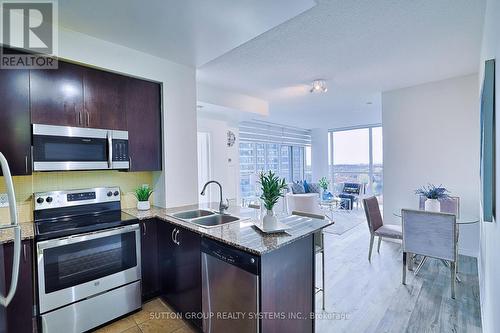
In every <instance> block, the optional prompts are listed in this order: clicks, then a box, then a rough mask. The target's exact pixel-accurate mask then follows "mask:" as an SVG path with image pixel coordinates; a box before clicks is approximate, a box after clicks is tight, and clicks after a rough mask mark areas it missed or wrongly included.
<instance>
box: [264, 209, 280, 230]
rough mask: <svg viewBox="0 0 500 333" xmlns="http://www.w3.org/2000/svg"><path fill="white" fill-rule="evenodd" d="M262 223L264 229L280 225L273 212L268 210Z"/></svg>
mask: <svg viewBox="0 0 500 333" xmlns="http://www.w3.org/2000/svg"><path fill="white" fill-rule="evenodd" d="M262 222H263V225H264V227H265V228H267V227H268V226H271V225H273V224H276V223H278V219H277V218H276V216H274V212H273V211H272V210H268V211H267V213H266V215H265V216H264V219H263V221H262Z"/></svg>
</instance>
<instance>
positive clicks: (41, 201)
mask: <svg viewBox="0 0 500 333" xmlns="http://www.w3.org/2000/svg"><path fill="white" fill-rule="evenodd" d="M43 201H44V200H43V198H42V197H40V198H38V199H36V203H38V204H43Z"/></svg>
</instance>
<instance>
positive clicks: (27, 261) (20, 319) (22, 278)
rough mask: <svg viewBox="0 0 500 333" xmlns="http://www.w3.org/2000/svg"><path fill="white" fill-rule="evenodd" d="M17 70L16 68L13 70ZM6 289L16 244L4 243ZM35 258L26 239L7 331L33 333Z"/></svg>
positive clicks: (8, 317)
mask: <svg viewBox="0 0 500 333" xmlns="http://www.w3.org/2000/svg"><path fill="white" fill-rule="evenodd" d="M13 71H15V70H13ZM4 256H5V260H4V262H5V282H6V284H7V286H6V290H8V288H9V287H10V278H11V276H12V261H13V258H14V244H13V243H8V244H4ZM33 301H34V294H33V258H32V244H31V240H24V241H23V242H22V248H21V265H20V268H19V280H18V283H17V291H16V295H15V296H14V298H13V299H12V302H11V303H10V304H9V306H8V307H7V332H16V333H31V332H33V327H34V325H35V317H34V316H33V305H34V302H33Z"/></svg>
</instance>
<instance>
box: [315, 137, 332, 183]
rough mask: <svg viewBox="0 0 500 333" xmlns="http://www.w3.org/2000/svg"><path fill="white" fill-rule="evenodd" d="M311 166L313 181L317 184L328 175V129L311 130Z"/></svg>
mask: <svg viewBox="0 0 500 333" xmlns="http://www.w3.org/2000/svg"><path fill="white" fill-rule="evenodd" d="M311 164H312V166H311V167H312V180H313V182H317V181H318V180H319V179H320V178H321V177H327V178H330V177H329V175H328V129H327V128H313V129H312V130H311Z"/></svg>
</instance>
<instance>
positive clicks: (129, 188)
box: [0, 171, 153, 224]
mask: <svg viewBox="0 0 500 333" xmlns="http://www.w3.org/2000/svg"><path fill="white" fill-rule="evenodd" d="M13 182H14V190H15V192H16V201H17V209H18V215H19V221H20V222H29V221H32V220H33V199H32V197H33V193H35V192H45V191H55V190H73V189H81V188H90V187H102V186H104V187H106V186H119V187H120V190H121V192H122V202H121V204H122V207H123V208H132V207H135V205H136V200H135V197H134V195H133V194H132V192H133V190H134V189H135V188H136V187H137V186H139V185H142V184H150V185H153V173H152V172H120V171H65V172H34V173H33V175H31V176H16V177H13ZM5 192H6V188H5V182H4V180H3V177H0V193H5ZM9 220H10V219H9V208H8V207H5V208H0V224H4V223H9Z"/></svg>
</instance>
